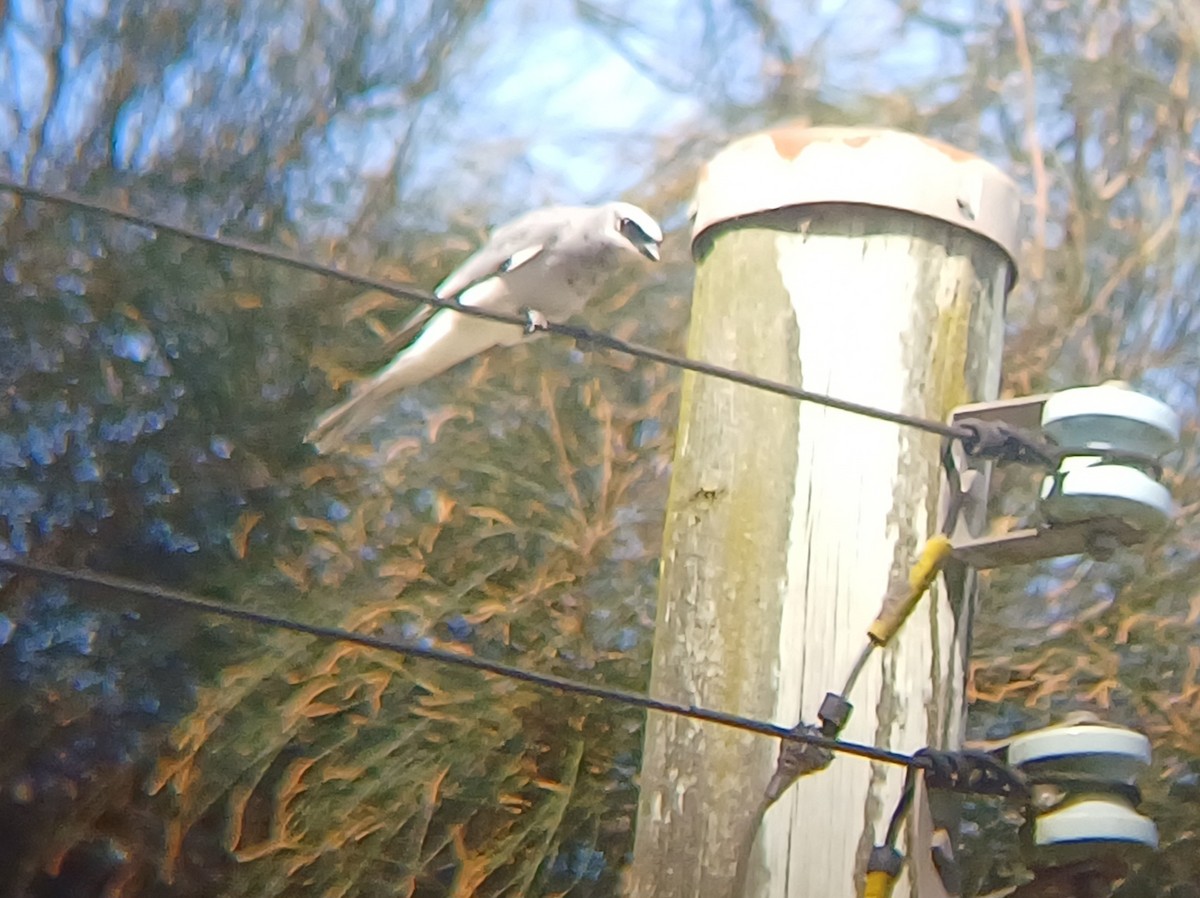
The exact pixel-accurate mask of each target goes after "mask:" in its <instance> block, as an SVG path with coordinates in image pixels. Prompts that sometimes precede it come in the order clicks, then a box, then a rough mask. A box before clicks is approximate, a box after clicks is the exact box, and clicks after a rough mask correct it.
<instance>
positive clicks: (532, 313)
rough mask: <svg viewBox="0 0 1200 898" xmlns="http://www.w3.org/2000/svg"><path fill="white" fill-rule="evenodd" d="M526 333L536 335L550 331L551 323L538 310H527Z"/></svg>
mask: <svg viewBox="0 0 1200 898" xmlns="http://www.w3.org/2000/svg"><path fill="white" fill-rule="evenodd" d="M525 322H526V323H525V333H527V334H536V333H537V332H538V331H545V330H549V329H550V321H549V320H548V319H547V318H546V316H545V315H543V314H542V313H541V312H539V311H538V310H537V309H526V310H525Z"/></svg>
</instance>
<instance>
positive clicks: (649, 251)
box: [637, 241, 661, 262]
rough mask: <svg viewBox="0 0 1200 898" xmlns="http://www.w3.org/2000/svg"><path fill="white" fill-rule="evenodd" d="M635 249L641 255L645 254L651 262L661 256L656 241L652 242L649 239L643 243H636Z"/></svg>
mask: <svg viewBox="0 0 1200 898" xmlns="http://www.w3.org/2000/svg"><path fill="white" fill-rule="evenodd" d="M637 250H638V252H639V253H641V254H642V255H643V256H645V257H646V258H647V259H649V260H650V261H651V262H657V261H659V259H660V258H661V256H660V255H659V253H658V244H657V243H653V242H651V241H646V242H645V243H638V244H637Z"/></svg>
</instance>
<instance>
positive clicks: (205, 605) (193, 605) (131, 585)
mask: <svg viewBox="0 0 1200 898" xmlns="http://www.w3.org/2000/svg"><path fill="white" fill-rule="evenodd" d="M0 568H5V569H7V570H10V571H15V572H19V573H24V574H31V575H33V576H35V577H43V578H53V579H55V580H62V581H64V582H67V583H77V584H84V585H87V586H98V587H101V588H103V589H109V590H113V591H116V592H119V593H126V594H128V595H133V596H141V597H142V598H147V599H152V600H154V601H157V602H161V603H164V604H167V605H173V606H175V607H176V608H184V609H187V610H188V611H193V612H198V613H202V614H214V615H217V616H219V617H224V618H227V619H230V620H239V621H244V622H246V623H251V624H257V625H259V626H263V627H272V628H274V629H277V630H288V631H291V632H293V633H301V634H303V635H305V636H313V637H316V638H317V639H323V640H328V641H336V642H348V643H352V644H354V645H361V646H364V647H365V648H370V649H378V650H380V651H384V652H392V653H394V654H397V655H405V656H410V657H414V658H425V659H427V660H430V661H437V662H439V663H441V664H448V665H454V666H457V667H468V668H471V669H472V670H479V671H483V672H484V673H490V674H495V675H497V676H500V677H506V678H508V679H510V680H519V681H521V682H524V683H530V684H532V685H534V686H541V687H544V688H546V689H555V690H557V691H559V692H564V693H569V694H574V695H586V696H590V697H592V698H598V699H603V700H605V701H611V702H617V703H619V704H623V705H629V706H630V707H634V708H643V709H645V710H648V711H662V712H663V713H665V714H674V715H677V716H679V717H687V718H690V719H692V720H703V721H706V722H708V723H716V724H720V725H721V726H727V727H731V728H733V729H737V730H744V731H746V732H750V733H758V734H759V735H762V736H774V737H776V738H778V739H783V740H786V741H790V742H802V743H805V744H808V745H813V746H817V747H819V748H825V749H828V750H830V751H837V752H842V753H843V754H848V755H854V756H856V757H860V758H866V759H867V760H870V761H880V762H883V763H885V764H896V765H899V766H901V767H922V768H924V767H927V766H928V761H925V760H916V759H914V758H913V757H912V756H910V755H906V754H903V753H901V752H894V751H888V750H887V749H883V748H876V747H874V746H871V745H862V744H859V743H856V742H843V741H841V740H839V739H828V738H825V737H824V736H820V735H817V734H815V733H812V732H809V731H807V730H805V729H803V728H800V729H793V728H789V727H783V726H778V725H776V724H773V723H766V722H764V721H760V720H754V719H753V718H749V717H742V716H741V715H739V714H727V713H725V712H724V711H712V710H709V709H707V708H700V707H697V706H695V705H683V704H679V703H677V702H670V701H665V700H663V699H656V698H651V697H650V696H648V695H642V694H641V693H637V692H628V691H626V690H624V689H612V688H609V687H607V686H593V685H591V684H590V683H580V682H578V681H576V680H569V679H567V678H566V677H559V676H555V675H554V674H543V673H535V672H533V671H530V670H523V669H521V668H519V667H511V666H509V665H507V664H500V663H499V662H496V661H487V660H485V659H483V658H477V657H474V656H472V655H459V654H455V653H454V652H448V651H445V650H444V649H435V648H426V647H424V646H419V645H412V644H409V643H403V642H393V641H392V640H389V639H383V638H381V637H378V636H369V635H367V634H365V633H355V632H353V631H351V630H343V629H341V628H340V627H326V626H322V625H320V624H306V623H303V622H302V621H296V620H292V619H290V618H286V617H280V616H278V615H274V614H267V613H265V612H262V611H251V610H248V609H245V608H237V607H235V606H233V605H227V604H225V603H224V602H217V601H214V600H213V599H206V598H202V597H200V596H194V595H191V594H189V593H186V592H181V591H179V590H175V589H166V588H164V587H159V586H152V585H150V584H146V583H139V582H138V581H136V580H129V579H127V578H125V577H114V576H111V575H108V574H100V573H96V572H93V571H80V570H71V569H69V568H64V567H58V566H56V565H50V564H40V563H38V562H33V561H19V560H17V559H13V558H0Z"/></svg>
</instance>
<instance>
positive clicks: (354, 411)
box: [305, 202, 663, 453]
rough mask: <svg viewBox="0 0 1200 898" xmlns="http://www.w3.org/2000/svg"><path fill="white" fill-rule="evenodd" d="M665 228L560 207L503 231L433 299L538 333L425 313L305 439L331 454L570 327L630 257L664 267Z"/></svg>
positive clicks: (629, 211)
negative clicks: (416, 400) (498, 353)
mask: <svg viewBox="0 0 1200 898" xmlns="http://www.w3.org/2000/svg"><path fill="white" fill-rule="evenodd" d="M662 239H663V234H662V228H660V227H659V225H658V222H656V221H655V220H654V219H653V218H652V217H651V216H650V215H649V214H647V213H646V212H645V211H644V210H642V209H640V208H638V207H637V206H635V205H633V204H631V203H619V202H618V203H606V204H604V205H602V206H551V207H548V208H545V209H537V210H534V211H533V212H527V213H526V214H525V215H522V216H521V217H520V218H516V219H514V220H513V221H510V222H509V223H508V224H506V225H503V226H501V227H499V228H497V229H496V230H495V231H494V232H493V233H492V236H491V238H490V239H489V240H488V241H487V243H485V244H484V245H483V246H481V247H480V248H479V249H478V250H477V251H476V252H475V253H473V254H472V255H471V256H470V257H468V258H467V260H466V261H465V262H463V263H462V265H460V266H459V267H458V268H456V269H455V270H454V271H453V272H451V273H450V275H449V277H447V278H446V279H445V280H444V281H442V283H441V284H439V285H438V287H437V289H436V290H434V295H435V296H437V297H438V298H440V299H453V300H457V301H458V302H459V303H461V304H462V305H465V306H477V307H479V308H482V309H489V310H492V311H497V312H511V313H514V314H524V315H525V316H526V317H527V318H528V321H529V327H528V328H525V327H521V326H519V325H515V324H503V323H500V322H497V321H489V320H487V319H484V318H475V317H472V316H469V315H463V314H461V313H459V312H455V311H453V310H451V309H439V308H436V307H432V306H426V307H424V308H422V309H421V310H420V311H418V312H417V313H416V314H415V315H413V316H412V318H410V319H409V320H408V321H407V322H405V324H404V325H403V327H402V328H401V331H400V334H399V335H398V336H397V338H396V340H395V341H393V342H394V343H396V344H403V343H407V345H405V346H404V348H403V349H401V350H400V352H399V353H397V355H396V357H395V358H394V359H392V361H391V363H390V364H388V365H387V367H385V368H383V369H381V370H380V371H379V372H378V373H377V374H375V375H374V376H373V377H371V378H370V379H369V380H366V381H364V382H363V383H361V384H359V385H357V386H356V387H355V388H354V389H353V390H352V391H351V394H350V397H349V398H348V399H346V401H345V402H343V403H341V404H340V405H337V406H335V407H334V408H332V409H330V410H329V411H327V412H326V413H325V414H324V415H322V416H321V417H320V418H319V419H318V420H317V422H316V423H315V424H314V425H313V427H312V429H311V430H310V431H309V432H308V435H307V436H306V437H305V440H306V441H307V442H309V443H312V444H313V445H314V446H316V448H317V451H319V452H321V453H327V452H331V451H333V450H335V449H337V448H338V447H340V446H342V445H343V444H344V443H345V442H346V440H347V439H348V438H349V437H351V436H353V435H354V434H355V433H357V432H359V431H360V430H362V429H363V428H364V427H366V426H367V425H368V424H370V423H371V421H373V420H374V419H375V418H376V417H377V416H378V415H379V414H380V413H381V412H382V411H383V410H384V409H385V408H386V404H387V400H388V399H390V398H391V397H392V396H393V394H395V393H397V392H398V391H400V390H403V389H404V388H406V387H410V386H412V385H414V384H418V383H421V382H422V381H424V380H427V379H428V378H430V377H433V376H435V375H437V374H441V373H442V372H443V371H446V370H447V369H449V368H452V367H454V366H455V365H457V364H458V363H459V362H463V361H466V360H467V359H469V358H472V357H474V356H476V355H479V354H480V353H482V352H485V351H487V350H489V349H492V348H493V347H496V346H512V345H513V344H515V343H519V342H520V341H521V340H522V339H524V338H525V337H526V335H527V334H528V332H529V330H531V329H536V327H537V326H538V325H541V324H544V323H545V322H546V321H554V322H558V323H561V322H562V321H564V320H565V319H567V318H569V317H570V316H571V315H573V314H575V313H576V312H578V311H580V310H581V309H582V308H583V307H584V306H585V305H586V304H587V303H588V301H589V300H591V299H592V297H593V296H594V295H595V294H596V293H597V292H598V291H599V288H600V287H601V286H602V285H603V283H604V281H605V279H606V278H607V277H608V276H609V275H610V274H611V273H612V272H613V271H614V269H615V268H616V266H617V264H618V263H619V262H620V261H621V259H622V258H623V257H625V255H626V254H629V255H632V254H634V253H639V254H641V255H643V256H645V257H646V258H647V259H650V260H652V261H655V262H657V261H658V258H659V245H660V244H661V243H662Z"/></svg>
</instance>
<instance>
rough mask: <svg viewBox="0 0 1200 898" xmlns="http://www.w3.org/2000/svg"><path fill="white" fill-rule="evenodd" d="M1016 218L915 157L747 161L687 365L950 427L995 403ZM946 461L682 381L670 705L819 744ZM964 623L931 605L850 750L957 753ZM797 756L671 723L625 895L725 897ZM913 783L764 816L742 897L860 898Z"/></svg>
mask: <svg viewBox="0 0 1200 898" xmlns="http://www.w3.org/2000/svg"><path fill="white" fill-rule="evenodd" d="M1018 211H1019V199H1018V195H1017V192H1016V189H1015V187H1014V185H1013V184H1012V182H1011V181H1009V180H1008V179H1007V178H1006V177H1005V176H1004V175H1002V174H1001V173H1000V172H999V171H998V170H997V169H995V168H994V167H992V166H991V165H989V164H987V163H985V162H983V161H982V160H980V159H978V158H976V157H974V156H971V155H970V154H967V153H964V152H962V151H960V150H957V149H954V148H953V147H950V146H946V145H944V144H941V143H937V142H935V141H931V140H926V139H923V138H920V137H916V136H913V135H908V134H902V133H898V132H894V131H884V130H878V129H866V128H861V129H860V128H849V129H847V128H813V129H805V128H799V127H796V128H791V127H784V128H780V129H777V130H772V131H768V132H764V133H760V134H755V135H753V136H750V137H747V138H745V139H742V140H739V141H737V142H735V143H734V144H732V145H730V146H729V147H727V148H726V149H725V150H724V151H722V152H721V153H720V154H719V155H717V156H716V157H715V158H714V159H713V161H712V162H710V163H709V164H708V165H707V166H706V168H705V169H704V170H703V171H702V172H701V175H700V181H699V186H698V189H697V197H696V220H695V226H694V234H693V244H692V246H693V254H694V256H695V258H696V261H697V269H696V284H695V293H694V296H693V305H692V321H691V335H690V339H689V347H688V350H689V355H691V356H692V357H694V358H699V359H706V360H709V361H713V362H716V363H718V364H721V365H727V366H730V367H733V368H738V369H742V370H745V371H750V372H753V373H755V374H758V375H762V376H764V377H768V378H773V379H777V380H783V381H787V382H789V383H792V384H796V385H798V386H801V387H804V388H805V389H809V390H813V391H816V392H820V393H825V394H829V395H832V396H836V397H839V398H842V399H848V400H852V401H856V402H860V403H865V404H869V405H872V406H877V407H880V408H884V409H888V410H892V411H900V412H907V413H912V414H916V415H921V416H924V417H928V418H933V419H937V420H945V418H946V415H947V413H948V412H949V410H950V409H951V408H952V407H954V406H956V405H959V404H962V403H965V402H968V401H977V400H982V399H989V398H994V397H995V395H996V392H997V389H998V385H999V380H1000V352H1001V347H1002V342H1003V312H1004V302H1005V296H1006V294H1007V292H1008V290H1009V288H1010V286H1011V284H1012V282H1013V281H1014V279H1015V270H1014V265H1013V261H1012V260H1013V255H1014V253H1015V248H1016V230H1017V218H1018ZM938 459H939V438H938V437H937V436H933V435H929V434H925V433H921V432H918V431H915V430H912V429H905V428H901V427H899V426H896V425H894V424H888V423H882V422H879V421H874V420H869V419H867V418H862V417H858V416H855V415H852V414H848V413H846V412H841V411H835V410H830V409H826V408H823V407H821V406H818V405H815V404H801V403H797V402H795V401H793V400H791V399H787V398H783V397H780V396H775V395H771V394H768V393H765V392H762V391H757V390H754V389H751V388H748V387H745V386H740V385H736V384H730V383H728V382H725V381H721V380H717V379H714V378H710V377H704V376H697V375H693V374H686V375H685V376H684V381H683V396H682V403H681V409H680V425H679V434H678V442H677V445H676V455H675V464H674V468H673V471H672V479H671V490H670V499H669V504H668V509H667V521H666V531H665V535H664V545H663V562H662V581H661V594H660V597H659V609H658V623H657V631H656V633H655V644H654V669H653V674H652V676H651V691H652V693H653V694H655V695H656V696H661V697H663V698H669V699H673V700H676V701H682V702H691V703H695V704H699V705H704V706H706V707H712V708H718V709H722V710H726V711H733V712H738V713H741V714H746V715H750V716H754V717H758V718H765V719H770V720H773V721H774V722H776V723H779V724H782V725H785V726H792V725H794V724H795V723H796V722H797V721H798V720H800V719H803V720H805V721H807V722H815V717H816V711H817V707H818V705H819V704H820V702H821V699H822V698H823V697H824V695H825V693H826V692H830V691H837V690H838V689H840V688H841V685H842V682H843V680H844V679H845V677H846V675H847V673H848V671H849V669H850V666H851V665H852V664H853V662H854V659H855V657H856V656H857V654H858V652H859V650H860V649H861V648H862V646H863V643H864V640H865V631H866V627H867V625H868V624H869V623H870V622H871V620H872V619H873V617H874V616H875V614H876V612H877V611H878V610H879V602H880V599H881V597H882V596H883V594H884V592H885V589H886V587H887V585H888V583H889V581H890V580H892V579H894V578H896V577H903V576H904V574H905V572H906V571H907V569H908V566H909V565H910V564H911V562H912V561H913V560H914V558H915V556H916V553H917V552H918V551H919V549H920V547H921V545H922V543H923V542H924V540H925V539H926V538H927V537H928V536H929V535H931V534H932V533H933V532H934V530H935V527H936V526H937V521H936V518H937V509H938V502H939V496H938V493H939V485H940V475H939V464H938ZM965 591H966V592H967V593H969V592H970V590H969V588H968V589H967V590H965ZM969 604H970V602H969V600H967V601H964V600H962V597H961V596H960V597H959V601H951V598H950V597H948V596H947V594H946V590H945V589H944V588H943V586H942V585H941V584H940V583H939V584H938V585H937V586H935V588H934V590H933V591H932V592H931V594H930V595H929V596H928V597H926V599H925V600H924V604H923V605H922V606H921V607H920V608H918V610H917V612H916V614H914V616H913V617H912V618H911V619H910V620H909V622H908V623H907V624H906V625H905V627H904V629H903V630H902V632H901V634H900V636H899V637H898V639H897V640H896V642H895V643H894V645H893V646H891V647H889V648H887V649H886V650H883V651H881V652H876V654H875V656H874V658H873V659H872V661H871V664H870V665H869V667H868V668H867V670H866V671H865V672H864V674H863V676H862V677H861V678H860V680H859V682H858V686H857V688H856V689H855V691H854V693H853V694H852V695H850V696H849V699H850V701H851V702H852V703H853V705H854V714H853V717H852V718H851V720H850V723H849V726H848V727H847V728H846V730H845V731H844V733H843V734H842V735H843V738H846V739H851V740H855V741H860V742H866V743H871V744H874V745H879V746H883V747H890V748H894V749H897V750H904V751H908V750H915V749H917V748H920V747H922V746H926V745H932V746H941V747H956V746H958V745H959V744H960V742H961V734H962V721H963V713H964V708H963V697H962V690H963V681H964V660H965V653H966V644H967V637H968V626H969V610H968V607H967V606H969ZM777 751H778V745H777V744H776V743H775V742H774V741H772V740H769V739H765V738H762V737H759V736H753V735H745V734H738V733H736V732H732V731H729V730H726V729H721V728H718V727H716V726H712V725H708V724H697V723H693V722H691V721H686V720H682V719H679V718H673V717H667V716H663V715H659V714H651V715H650V718H649V721H648V723H647V730H646V741H645V752H644V758H643V769H642V779H641V803H640V807H639V813H638V823H637V836H636V842H635V849H634V859H633V863H632V865H631V868H630V871H629V879H628V883H627V885H628V889H627V891H628V894H630V895H631V896H636V898H723V896H726V895H728V894H729V890H730V884H731V879H732V875H733V868H734V862H735V854H736V853H737V849H738V844H739V842H740V841H741V839H742V838H743V835H744V832H745V830H746V827H747V825H748V823H749V822H750V821H749V819H748V818H749V817H750V816H751V814H752V813H753V810H754V807H755V805H756V804H757V803H758V799H759V798H760V796H761V795H762V791H763V787H764V786H765V784H766V783H767V780H768V779H769V778H770V776H771V773H772V771H773V769H774V766H775V759H776V753H777ZM902 778H903V771H902V770H900V769H898V768H894V767H888V766H883V765H873V764H870V763H868V762H865V761H862V760H858V759H855V758H845V757H842V758H838V759H837V760H835V761H834V763H833V765H832V766H831V767H829V768H828V769H827V770H825V771H823V772H821V773H818V774H815V775H813V776H810V777H808V778H805V779H802V780H801V781H800V782H799V783H797V784H796V785H795V786H793V787H792V788H791V789H790V790H788V792H786V793H785V794H784V795H783V797H782V798H781V799H780V801H779V802H778V803H777V804H776V805H775V806H773V807H772V808H771V810H770V811H769V812H768V813H767V816H766V819H765V822H764V826H763V829H762V832H761V833H760V834H759V838H758V841H757V843H756V848H755V852H754V855H753V866H752V869H751V873H752V874H753V875H752V876H751V878H750V887H749V888H748V889H747V891H746V894H747V895H753V896H767V895H769V896H772V898H807V896H812V898H839V896H846V898H849V896H852V895H854V894H855V886H856V882H860V881H861V880H860V877H861V871H862V870H863V865H864V862H865V860H866V857H867V853H868V852H869V850H870V848H871V846H872V845H873V844H874V843H875V842H876V841H877V840H879V839H880V838H882V829H883V826H885V825H886V821H887V817H888V815H889V814H890V812H891V810H892V808H893V806H894V803H895V801H896V799H897V798H898V796H899V794H900V786H901V781H902ZM904 889H905V885H904V883H903V882H902V883H901V884H900V887H899V889H898V892H897V894H898V895H899V894H902V893H903V890H904ZM738 898H740V896H738Z"/></svg>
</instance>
